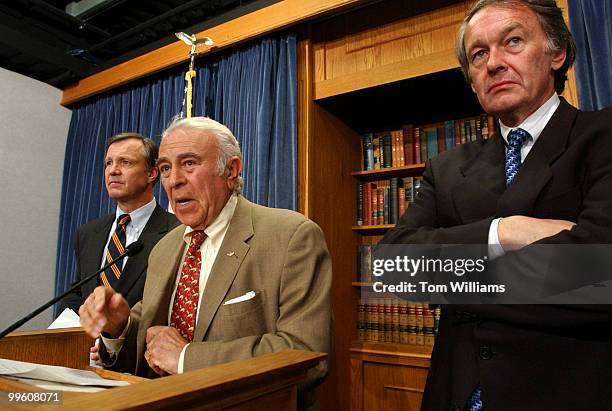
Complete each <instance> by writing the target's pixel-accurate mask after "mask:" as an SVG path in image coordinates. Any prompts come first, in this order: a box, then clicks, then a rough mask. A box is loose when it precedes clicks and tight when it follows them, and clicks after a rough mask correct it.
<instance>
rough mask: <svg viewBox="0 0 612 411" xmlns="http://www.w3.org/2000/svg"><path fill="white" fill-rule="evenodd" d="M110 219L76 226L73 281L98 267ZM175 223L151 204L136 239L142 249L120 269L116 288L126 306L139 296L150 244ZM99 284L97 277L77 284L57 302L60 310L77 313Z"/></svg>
mask: <svg viewBox="0 0 612 411" xmlns="http://www.w3.org/2000/svg"><path fill="white" fill-rule="evenodd" d="M114 220H115V214H109V215H107V216H104V217H102V218H99V219H97V220H94V221H90V222H88V223H87V224H84V225H82V226H80V227H79V228H78V229H77V231H76V234H75V237H74V252H75V255H76V265H77V279H78V280H77V281H80V280H81V279H83V278H84V277H86V276H88V275H90V274H92V273H93V272H95V271H96V270H98V269H100V264H101V262H102V253H103V251H104V247H105V246H106V242H107V240H108V235H109V233H110V229H111V227H112V225H113V221H114ZM177 225H179V222H178V220H177V219H176V217H175V216H174V214H171V213H168V212H167V211H166V210H164V209H163V208H161V207H160V206H159V205H157V206H156V207H155V210H153V213H152V214H151V217H150V218H149V221H147V224H146V225H145V228H144V230H143V231H142V233H140V237H139V238H138V239H139V240H140V241H142V243H143V245H144V249H143V250H142V251H141V252H140V253H138V254H136V255H135V256H133V257H130V258H128V260H127V262H126V264H125V267H124V268H123V273H122V275H121V280H120V282H119V287H118V289H117V290H116V291H117V292H119V293H121V294H122V295H123V296H124V297H125V299H126V300H127V302H128V303H129V304H130V307H132V306H133V305H134V304H136V303H137V302H138V301H140V300H141V299H142V291H143V289H144V283H145V278H146V271H147V263H148V259H149V253H150V252H151V249H153V246H154V245H155V244H157V242H158V241H159V240H160V239H161V238H162V237H163V236H164V235H166V233H168V231H170V230H172V229H173V228H174V227H176V226H177ZM99 284H100V282H99V279H98V281H96V280H91V281H89V282H88V283H86V284H84V285H83V286H82V287H81V291H80V292H77V293H72V294H70V295H68V296H67V297H66V298H64V299H63V300H62V302H61V307H60V312H61V311H63V310H64V308H68V307H69V308H72V309H73V310H74V311H76V312H78V310H79V307H80V306H81V304H83V301H84V300H85V298H87V296H88V295H89V294H91V292H92V291H93V290H94V288H95V287H97V286H98V285H99Z"/></svg>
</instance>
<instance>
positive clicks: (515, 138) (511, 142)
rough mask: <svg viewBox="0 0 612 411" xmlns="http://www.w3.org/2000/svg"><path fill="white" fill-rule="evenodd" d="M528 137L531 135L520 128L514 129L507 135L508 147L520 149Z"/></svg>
mask: <svg viewBox="0 0 612 411" xmlns="http://www.w3.org/2000/svg"><path fill="white" fill-rule="evenodd" d="M529 137H531V135H530V134H529V133H528V132H527V131H525V130H523V129H522V128H515V129H514V130H511V131H510V133H508V146H510V147H518V148H520V147H522V146H523V144H525V141H527V139H529Z"/></svg>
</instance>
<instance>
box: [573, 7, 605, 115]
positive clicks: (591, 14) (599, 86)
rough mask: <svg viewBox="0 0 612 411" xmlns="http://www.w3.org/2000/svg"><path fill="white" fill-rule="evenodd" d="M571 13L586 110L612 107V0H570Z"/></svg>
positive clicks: (580, 93)
mask: <svg viewBox="0 0 612 411" xmlns="http://www.w3.org/2000/svg"><path fill="white" fill-rule="evenodd" d="M568 13H569V18H570V27H571V30H572V34H573V35H574V37H575V39H576V45H577V47H578V52H577V55H576V63H575V65H574V67H575V69H576V83H577V87H578V99H579V100H580V108H581V109H583V110H598V109H601V108H604V107H608V106H612V1H611V0H570V1H568Z"/></svg>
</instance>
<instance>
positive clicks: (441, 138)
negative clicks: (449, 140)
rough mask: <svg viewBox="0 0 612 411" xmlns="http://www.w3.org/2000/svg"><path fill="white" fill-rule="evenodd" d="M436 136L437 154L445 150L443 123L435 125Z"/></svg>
mask: <svg viewBox="0 0 612 411" xmlns="http://www.w3.org/2000/svg"><path fill="white" fill-rule="evenodd" d="M436 131H437V134H438V136H437V138H438V154H440V153H443V152H444V151H446V134H445V133H444V125H442V126H440V127H437V128H436Z"/></svg>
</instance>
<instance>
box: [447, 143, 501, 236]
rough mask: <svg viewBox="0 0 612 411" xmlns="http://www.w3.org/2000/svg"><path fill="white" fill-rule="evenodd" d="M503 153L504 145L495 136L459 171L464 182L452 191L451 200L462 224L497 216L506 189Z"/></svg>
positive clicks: (483, 144)
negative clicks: (484, 217)
mask: <svg viewBox="0 0 612 411" xmlns="http://www.w3.org/2000/svg"><path fill="white" fill-rule="evenodd" d="M504 150H505V148H504V141H503V139H502V138H501V136H499V135H497V134H496V135H494V136H493V137H492V138H491V139H490V140H488V141H485V142H483V143H482V146H481V149H480V150H479V151H478V152H477V153H476V154H475V155H474V156H473V157H472V158H471V159H470V160H469V161H467V162H466V163H465V164H463V165H462V166H461V167H460V171H461V174H462V176H463V179H462V181H460V182H459V183H458V184H456V185H455V186H454V187H453V189H452V196H453V202H454V204H455V207H456V211H457V213H458V214H459V217H460V219H461V222H462V223H463V224H467V223H470V222H473V221H476V220H480V219H481V218H482V216H483V215H493V214H494V213H495V208H496V206H497V200H498V199H499V197H500V195H501V194H502V193H503V192H504V190H505V188H506V187H505V182H504V167H503V164H504V156H505V154H504V153H505V151H504Z"/></svg>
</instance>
